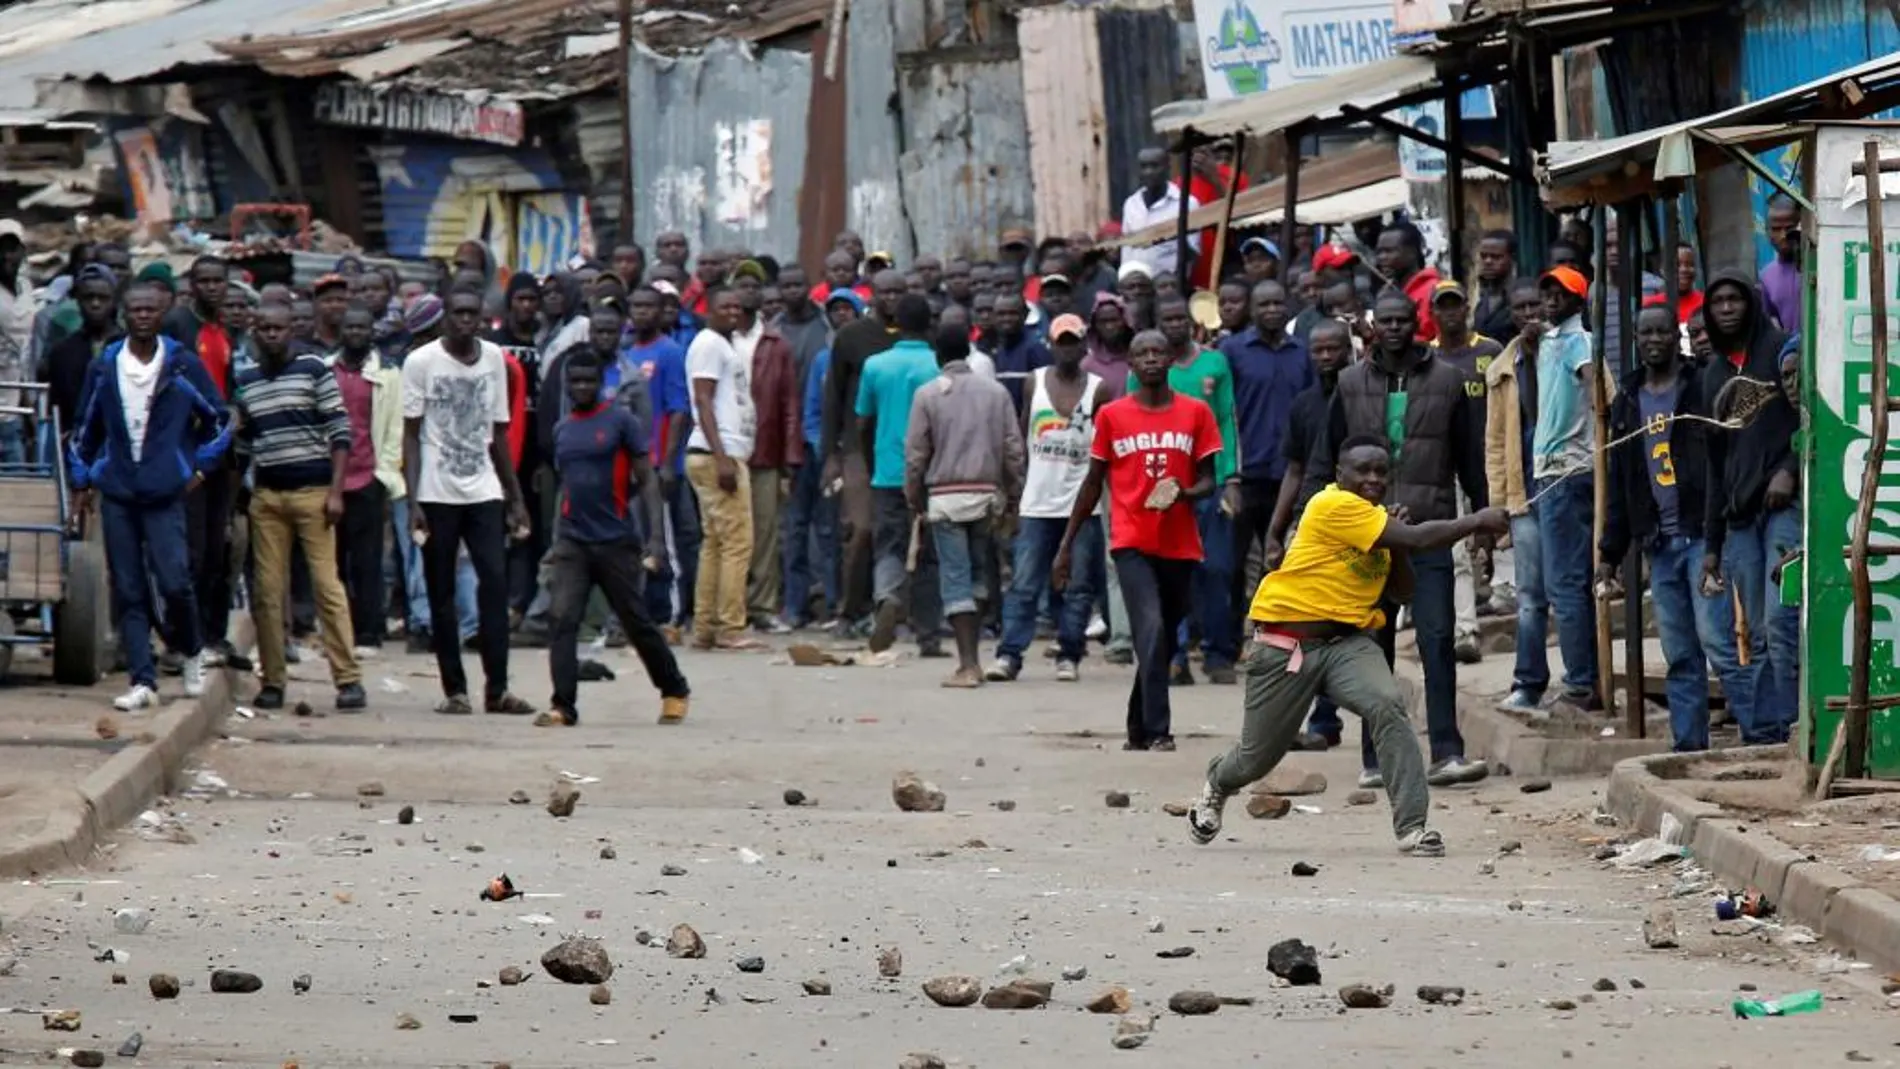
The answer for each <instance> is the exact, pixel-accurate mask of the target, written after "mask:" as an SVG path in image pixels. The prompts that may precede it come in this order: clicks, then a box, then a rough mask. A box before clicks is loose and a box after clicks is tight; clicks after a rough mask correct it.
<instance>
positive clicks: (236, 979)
mask: <svg viewBox="0 0 1900 1069" xmlns="http://www.w3.org/2000/svg"><path fill="white" fill-rule="evenodd" d="M263 989H264V981H263V980H261V979H259V978H258V976H257V974H256V973H248V972H240V971H239V970H237V969H214V970H213V971H212V973H211V990H212V991H213V992H214V993H217V994H220V995H249V994H252V993H253V992H257V991H262V990H263Z"/></svg>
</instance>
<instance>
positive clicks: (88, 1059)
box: [69, 1049, 106, 1069]
mask: <svg viewBox="0 0 1900 1069" xmlns="http://www.w3.org/2000/svg"><path fill="white" fill-rule="evenodd" d="M69 1060H70V1061H71V1062H72V1063H73V1064H74V1065H77V1066H81V1067H83V1069H99V1066H102V1065H104V1064H105V1063H106V1052H105V1051H102V1050H84V1049H82V1050H76V1051H73V1053H72V1057H71V1058H70V1059H69Z"/></svg>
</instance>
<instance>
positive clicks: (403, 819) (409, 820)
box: [396, 805, 416, 825]
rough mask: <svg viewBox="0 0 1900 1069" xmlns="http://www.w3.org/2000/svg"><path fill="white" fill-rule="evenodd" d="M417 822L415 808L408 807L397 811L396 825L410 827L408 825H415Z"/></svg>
mask: <svg viewBox="0 0 1900 1069" xmlns="http://www.w3.org/2000/svg"><path fill="white" fill-rule="evenodd" d="M415 822H416V807H415V806H412V805H406V806H403V807H402V808H401V809H398V810H396V823H398V824H404V825H408V824H414V823H415Z"/></svg>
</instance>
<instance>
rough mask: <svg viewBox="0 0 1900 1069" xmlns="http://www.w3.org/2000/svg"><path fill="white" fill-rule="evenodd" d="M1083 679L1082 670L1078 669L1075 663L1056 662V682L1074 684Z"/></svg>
mask: <svg viewBox="0 0 1900 1069" xmlns="http://www.w3.org/2000/svg"><path fill="white" fill-rule="evenodd" d="M1081 678H1082V670H1081V669H1079V668H1077V667H1076V664H1075V662H1074V661H1063V660H1058V661H1056V682H1058V683H1073V682H1075V681H1076V680H1078V679H1081Z"/></svg>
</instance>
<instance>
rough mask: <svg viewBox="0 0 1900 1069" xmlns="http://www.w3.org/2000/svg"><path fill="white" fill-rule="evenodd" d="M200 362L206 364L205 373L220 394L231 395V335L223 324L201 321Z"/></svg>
mask: <svg viewBox="0 0 1900 1069" xmlns="http://www.w3.org/2000/svg"><path fill="white" fill-rule="evenodd" d="M198 362H199V363H200V364H203V365H204V368H205V374H207V375H209V376H211V383H212V385H214V386H216V387H217V388H218V394H219V396H220V397H225V396H229V395H230V393H231V335H230V334H228V333H226V332H225V329H224V326H223V324H220V323H200V324H199V325H198Z"/></svg>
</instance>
